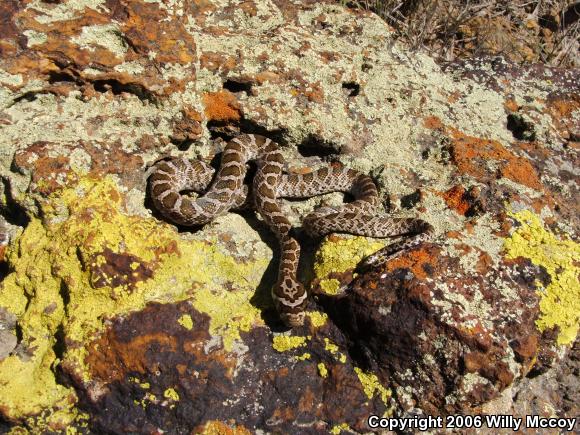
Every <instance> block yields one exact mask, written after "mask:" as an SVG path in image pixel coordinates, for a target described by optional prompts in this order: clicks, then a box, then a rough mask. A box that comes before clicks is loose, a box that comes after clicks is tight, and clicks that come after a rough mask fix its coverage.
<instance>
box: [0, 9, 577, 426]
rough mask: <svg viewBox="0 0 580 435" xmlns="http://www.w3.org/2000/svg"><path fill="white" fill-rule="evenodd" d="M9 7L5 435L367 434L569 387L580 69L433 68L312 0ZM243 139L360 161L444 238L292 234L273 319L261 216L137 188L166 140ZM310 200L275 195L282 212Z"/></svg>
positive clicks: (186, 144) (200, 146)
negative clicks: (381, 252) (297, 282)
mask: <svg viewBox="0 0 580 435" xmlns="http://www.w3.org/2000/svg"><path fill="white" fill-rule="evenodd" d="M0 16H1V18H2V19H1V20H0V33H1V34H2V35H3V37H2V40H1V41H0V107H1V109H0V150H1V151H0V177H1V179H2V183H1V185H0V210H1V214H2V220H1V221H0V262H1V265H2V267H1V268H0V274H1V275H2V282H1V283H0V422H2V421H3V423H0V427H2V428H4V426H5V427H6V428H7V429H8V428H13V429H14V430H18V429H19V428H20V429H25V428H27V429H30V430H31V431H33V432H50V431H52V432H61V431H63V432H64V431H65V430H67V429H68V430H71V428H74V429H76V430H77V431H80V432H90V431H94V432H100V431H107V432H110V433H128V432H133V433H141V432H145V433H157V432H159V431H164V432H169V433H186V432H187V433H190V432H193V433H203V432H205V433H230V432H232V433H251V432H252V431H256V430H258V429H259V430H263V431H269V432H283V433H286V432H301V433H320V432H331V433H340V432H341V431H351V432H365V431H368V430H369V427H368V426H367V422H366V418H367V417H368V416H369V415H370V414H377V415H402V414H404V413H405V412H423V413H426V414H446V413H457V412H465V413H467V412H479V411H482V410H483V411H486V412H488V411H489V410H494V411H495V412H503V413H510V412H516V413H521V414H525V413H528V412H530V409H531V408H530V407H529V406H526V405H525V404H522V403H521V400H522V399H521V398H522V397H529V398H533V397H538V396H541V395H544V397H543V398H542V400H544V401H549V400H548V399H547V398H546V397H550V395H549V394H548V395H546V394H544V393H545V391H547V390H546V389H549V388H552V389H553V388H559V387H558V383H560V384H562V385H563V386H562V388H564V389H565V390H566V391H567V393H566V394H567V396H566V397H573V395H574V389H575V388H577V386H578V385H577V383H574V382H573V381H571V380H570V377H569V376H568V377H566V376H567V373H569V372H570V371H573V369H570V368H569V367H570V366H571V365H572V366H573V364H577V363H574V362H573V361H577V358H576V359H566V355H567V353H568V350H569V349H570V348H571V346H572V345H573V343H574V342H575V340H577V339H576V337H577V333H578V325H579V319H578V313H580V306H579V305H578V304H579V301H580V285H579V280H578V278H579V268H578V264H579V263H580V248H579V245H578V243H577V236H578V234H577V231H578V223H579V222H578V216H580V213H579V212H580V209H579V208H578V207H579V206H578V204H579V203H578V201H577V197H578V169H577V168H578V164H577V163H578V144H579V139H578V138H579V137H580V131H579V125H580V123H579V122H578V120H579V118H580V96H579V92H578V91H579V89H578V83H579V82H580V77H579V74H578V72H577V71H565V70H556V69H549V68H545V67H541V66H534V67H530V68H525V69H524V68H521V67H516V66H513V65H510V64H508V63H506V62H504V61H502V60H501V59H487V60H486V59H480V60H474V61H470V62H464V63H452V64H446V65H438V64H436V63H435V62H433V61H432V60H431V59H430V58H429V57H428V56H426V55H424V54H421V53H411V52H409V51H407V50H406V49H405V47H403V46H400V45H399V44H398V43H396V42H395V41H394V40H393V39H392V35H391V33H390V30H389V28H388V26H386V25H385V24H384V23H383V22H382V21H381V20H380V19H379V18H378V17H376V16H374V15H372V14H368V13H364V12H361V11H356V12H355V11H350V10H348V9H345V8H342V7H340V6H338V5H335V4H330V3H328V4H327V3H324V2H315V1H300V2H279V1H275V2H267V1H262V0H253V1H245V2H242V3H239V2H234V1H229V0H214V1H204V2H156V1H149V0H141V1H140V0H132V1H123V2H121V1H118V0H106V1H105V0H103V1H97V2H85V1H79V0H74V1H73V0H70V1H60V2H49V1H40V0H34V1H32V0H31V1H25V2H16V1H12V0H8V1H5V2H3V3H2V5H0ZM238 132H249V133H260V134H265V135H267V136H269V137H271V138H272V139H275V140H277V141H279V142H280V143H281V144H282V145H284V152H285V154H286V156H287V159H288V163H289V169H290V170H292V171H304V170H310V168H312V167H315V166H317V165H319V164H321V163H322V162H323V161H324V160H328V159H329V158H331V159H335V160H340V161H341V162H342V163H344V164H347V165H349V166H352V167H354V168H356V169H358V170H361V171H363V172H366V173H369V174H371V175H372V176H373V177H374V179H375V180H376V181H377V183H378V184H379V186H380V187H381V189H382V195H383V197H384V204H385V207H386V209H387V211H388V212H392V213H395V214H397V215H404V216H420V217H421V218H423V219H425V220H427V221H429V222H430V223H432V224H433V226H434V227H435V229H436V233H437V237H436V239H435V240H433V241H432V242H431V243H426V244H424V245H422V246H420V247H417V248H416V249H413V250H410V251H409V252H404V253H401V254H400V255H399V256H398V257H396V258H394V259H392V260H391V261H389V262H388V263H387V264H385V265H384V266H382V267H379V268H376V269H374V270H370V271H365V272H364V273H363V272H361V271H359V270H357V268H356V266H357V263H358V262H359V261H360V260H361V259H362V258H363V257H364V256H365V255H368V254H369V253H371V252H373V250H377V249H379V248H380V247H381V246H383V245H384V244H385V243H386V242H385V241H382V240H370V239H366V238H361V237H351V236H342V235H340V236H339V235H331V236H328V237H327V238H326V239H325V240H324V241H323V242H322V244H321V246H320V247H318V241H312V240H308V239H307V238H306V237H305V236H304V235H302V234H300V233H298V236H299V238H300V239H301V242H302V245H303V248H304V249H303V251H304V261H303V264H302V269H303V270H302V276H301V279H303V280H304V281H305V282H307V283H308V285H309V288H310V289H311V292H312V293H313V295H314V297H313V298H312V302H311V306H310V308H309V312H308V316H307V319H308V320H307V321H306V325H305V326H304V327H303V328H298V329H295V330H293V331H285V330H283V329H282V327H281V324H280V323H279V322H278V321H277V318H276V313H275V311H274V309H273V306H272V303H271V300H270V298H269V289H270V286H271V285H272V283H273V281H274V275H275V273H274V272H275V268H276V261H275V260H272V259H273V258H274V257H275V256H276V255H277V253H276V249H275V248H273V247H275V246H276V244H275V241H274V239H273V237H272V236H271V235H270V234H269V233H268V231H267V230H266V227H265V226H264V225H263V224H262V223H261V222H260V220H259V219H256V218H255V217H254V216H253V215H252V214H251V213H245V214H243V215H239V214H233V213H232V214H229V215H227V216H223V217H221V218H219V219H217V220H216V221H215V222H213V223H212V224H209V225H206V226H205V227H204V228H202V229H193V230H191V229H184V228H176V227H175V226H173V225H171V224H170V223H167V222H165V221H164V220H163V219H161V218H160V216H159V215H158V214H157V213H156V212H155V211H154V210H152V209H151V207H150V202H149V200H148V198H147V192H146V188H145V176H146V175H145V174H146V169H147V167H148V166H149V165H150V164H151V163H153V162H154V161H155V160H157V159H159V158H160V157H164V156H168V155H181V154H185V155H188V156H191V157H198V156H200V157H202V158H204V159H206V160H207V161H210V160H212V159H213V158H214V156H215V155H216V154H217V153H218V152H219V150H220V148H221V146H222V145H223V140H222V139H223V138H227V137H231V136H232V135H235V134H237V133H238ZM304 168H306V169H304ZM341 200H342V198H341V197H340V195H335V194H333V195H328V196H326V197H324V198H323V201H325V202H327V203H336V202H340V201H341ZM320 203H321V200H320V199H311V200H307V201H304V202H295V201H293V202H284V209H285V210H286V211H287V212H288V213H289V214H290V215H291V216H292V221H293V222H295V223H296V224H297V225H299V221H300V216H301V215H304V213H306V212H308V211H309V210H311V209H312V207H314V206H315V205H318V204H320ZM576 343H577V341H576ZM576 347H577V344H576ZM576 354H577V352H576V353H572V355H576ZM554 366H555V368H554ZM554 373H556V375H554ZM531 375H533V376H534V377H533V378H532V377H531ZM554 379H560V380H559V381H554ZM542 380H544V382H543V383H542ZM552 391H553V390H552ZM518 394H519V397H520V399H519V401H518V399H516V400H515V402H514V401H513V400H512V397H513V396H517V395H518ZM576 394H577V392H576ZM552 396H557V395H555V394H552ZM530 400H532V399H530ZM568 402H569V401H568ZM568 402H566V400H563V399H559V400H555V401H551V402H550V403H549V404H546V406H543V407H542V412H546V411H545V409H548V408H547V407H548V405H550V404H551V405H550V406H552V407H553V409H554V412H553V413H554V414H562V413H564V414H566V413H568V415H575V414H574V413H575V412H576V411H577V409H576V408H574V406H573V405H570V403H568ZM542 403H544V402H542ZM576 413H577V412H576ZM2 425H4V426H2Z"/></svg>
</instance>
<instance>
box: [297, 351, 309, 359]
mask: <svg viewBox="0 0 580 435" xmlns="http://www.w3.org/2000/svg"><path fill="white" fill-rule="evenodd" d="M311 357H312V355H310V354H309V353H308V352H305V353H303V354H302V355H300V356H297V357H296V360H297V361H305V360H307V359H310V358H311Z"/></svg>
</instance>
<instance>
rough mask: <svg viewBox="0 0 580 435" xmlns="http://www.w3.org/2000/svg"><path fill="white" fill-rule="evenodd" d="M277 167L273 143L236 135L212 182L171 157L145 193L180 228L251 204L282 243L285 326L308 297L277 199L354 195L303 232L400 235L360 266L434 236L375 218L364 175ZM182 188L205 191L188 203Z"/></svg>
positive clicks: (408, 222)
mask: <svg viewBox="0 0 580 435" xmlns="http://www.w3.org/2000/svg"><path fill="white" fill-rule="evenodd" d="M250 160H254V161H255V162H256V165H257V170H256V174H255V176H254V179H253V183H252V188H251V190H250V189H249V188H248V186H247V185H245V184H244V178H245V176H246V172H247V167H246V164H247V162H248V161H250ZM283 166H284V159H283V157H282V154H281V152H280V150H279V148H278V146H277V145H276V143H274V142H273V141H271V140H270V139H268V138H266V137H263V136H258V135H252V134H247V135H241V136H238V137H236V138H234V139H232V140H231V141H230V142H229V143H228V144H227V146H226V148H225V150H224V152H223V154H222V159H221V164H220V168H219V170H218V172H217V175H216V176H215V178H214V176H213V175H214V172H215V171H214V169H213V168H212V167H210V166H209V165H207V164H206V163H204V162H202V161H190V160H187V159H184V158H181V159H180V158H177V159H171V160H167V161H160V162H158V163H156V164H155V165H154V166H153V167H152V169H151V172H150V176H149V190H150V193H151V197H152V200H153V203H154V205H155V207H156V208H157V209H158V210H159V212H160V213H162V214H163V215H164V216H165V217H166V218H167V219H169V220H171V221H172V222H174V223H176V224H179V225H186V226H193V225H201V224H205V223H207V222H209V221H211V220H212V219H214V218H215V217H217V216H219V215H222V214H224V213H226V212H227V211H228V210H230V209H232V208H239V207H241V206H243V205H244V204H246V205H247V203H248V202H250V203H251V202H253V205H254V206H255V209H256V210H257V211H258V213H260V215H261V216H262V218H263V219H264V221H265V222H266V224H267V225H268V226H269V227H270V229H271V230H272V231H273V232H274V233H275V234H276V236H277V238H278V241H279V244H280V251H281V259H280V265H279V268H278V279H277V281H276V284H275V285H274V287H273V288H272V299H273V301H274V305H275V306H276V309H277V311H278V313H279V315H280V318H281V319H282V321H283V322H284V323H285V324H286V325H287V326H299V325H302V323H303V322H304V309H305V306H306V300H307V293H306V290H305V289H304V287H303V285H302V284H301V283H300V282H299V281H298V279H297V276H296V275H297V270H298V260H299V257H300V245H299V244H298V242H297V241H296V239H294V237H292V234H291V232H290V230H291V224H290V222H289V220H288V219H287V217H286V216H285V215H284V213H282V210H281V207H280V202H279V200H278V198H282V197H284V198H308V197H311V196H315V195H321V194H324V193H329V192H336V191H340V192H348V193H350V194H351V195H352V196H353V197H354V201H352V202H350V203H347V204H344V205H342V206H341V207H339V208H335V207H320V208H318V209H316V210H314V211H313V212H312V213H310V214H309V215H307V216H306V217H305V218H304V221H303V227H304V229H305V230H306V232H307V233H308V234H309V235H311V236H323V235H326V234H328V233H331V232H345V233H350V234H357V235H363V236H370V237H394V236H405V238H404V239H402V240H401V241H399V242H396V243H393V244H391V245H389V246H387V247H385V248H383V249H381V250H379V251H378V252H376V253H374V254H372V255H370V256H369V257H366V258H365V259H364V260H363V264H364V265H365V266H370V265H375V264H380V263H383V262H385V261H386V260H387V259H389V257H392V256H393V255H394V254H395V253H397V252H398V251H401V250H404V249H408V248H410V247H413V246H416V245H418V244H419V243H421V242H423V241H425V240H427V239H428V238H429V237H430V235H431V233H432V227H431V225H430V224H428V223H427V222H425V221H423V220H420V219H408V218H391V217H387V216H384V215H383V216H377V215H376V211H377V208H378V205H379V203H380V201H379V196H378V192H377V188H376V186H375V184H374V182H373V181H372V179H371V178H370V177H369V176H367V175H364V174H362V173H360V172H357V171H354V170H352V169H348V168H345V167H343V166H340V165H334V164H333V165H329V166H328V167H323V168H321V169H318V170H317V171H314V172H310V173H306V174H286V173H284V172H283ZM212 180H213V182H212ZM208 186H209V188H208ZM184 191H195V192H205V194H203V195H202V196H199V197H197V198H192V197H190V196H188V195H185V194H183V192H184ZM249 192H251V194H249ZM250 205H252V204H250Z"/></svg>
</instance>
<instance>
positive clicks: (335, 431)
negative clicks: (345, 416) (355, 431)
mask: <svg viewBox="0 0 580 435" xmlns="http://www.w3.org/2000/svg"><path fill="white" fill-rule="evenodd" d="M350 430H351V429H350V426H349V425H348V424H346V423H341V424H337V425H336V426H333V427H332V429H330V433H331V434H332V435H339V434H340V433H341V432H342V431H350Z"/></svg>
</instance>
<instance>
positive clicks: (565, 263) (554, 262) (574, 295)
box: [504, 210, 580, 345]
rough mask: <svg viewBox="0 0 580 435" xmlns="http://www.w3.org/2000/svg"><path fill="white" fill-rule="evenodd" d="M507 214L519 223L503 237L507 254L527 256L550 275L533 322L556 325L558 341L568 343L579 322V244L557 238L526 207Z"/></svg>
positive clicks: (540, 324)
mask: <svg viewBox="0 0 580 435" xmlns="http://www.w3.org/2000/svg"><path fill="white" fill-rule="evenodd" d="M510 215H511V216H512V217H513V218H514V219H516V220H517V221H518V222H520V223H521V226H520V227H519V228H518V229H517V230H516V231H514V232H513V234H512V235H511V236H510V237H509V238H508V239H506V240H505V245H504V246H505V249H506V251H507V255H506V256H507V258H516V257H525V258H528V259H530V261H531V262H532V263H533V264H535V265H538V266H542V267H543V268H544V269H546V271H547V272H548V274H549V275H550V284H548V286H547V287H546V288H545V289H543V290H542V291H540V292H539V295H540V297H541V299H540V311H541V314H540V317H539V318H538V319H537V321H536V326H537V327H538V329H539V330H540V331H544V330H545V329H547V328H553V327H555V326H558V327H559V328H560V333H559V335H558V340H557V342H558V344H559V345H565V344H570V343H572V342H573V341H574V340H575V339H576V335H577V334H578V326H579V323H580V282H579V275H580V267H579V266H578V264H579V263H580V245H579V244H578V243H575V242H574V241H572V240H569V239H568V240H562V239H559V238H557V237H556V236H555V235H554V234H553V233H552V232H550V231H547V230H546V229H545V228H544V226H543V224H542V221H541V219H540V218H539V217H538V216H537V215H535V214H534V213H532V212H530V211H528V210H523V211H520V212H518V213H511V214H510Z"/></svg>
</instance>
